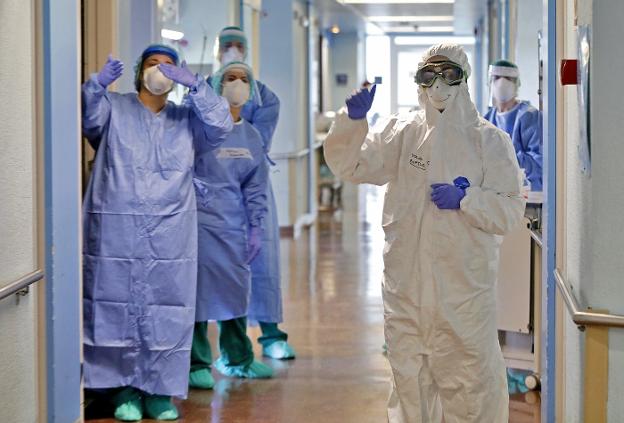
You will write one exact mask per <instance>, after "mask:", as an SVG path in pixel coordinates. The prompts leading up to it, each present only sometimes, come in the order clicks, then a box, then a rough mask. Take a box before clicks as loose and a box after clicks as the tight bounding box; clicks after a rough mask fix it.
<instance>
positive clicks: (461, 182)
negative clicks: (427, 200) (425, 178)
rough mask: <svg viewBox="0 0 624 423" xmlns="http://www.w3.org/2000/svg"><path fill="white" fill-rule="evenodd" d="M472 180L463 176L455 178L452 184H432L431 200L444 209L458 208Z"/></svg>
mask: <svg viewBox="0 0 624 423" xmlns="http://www.w3.org/2000/svg"><path fill="white" fill-rule="evenodd" d="M469 186H470V182H469V181H468V179H466V178H465V177H463V176H460V177H458V178H455V180H454V181H453V185H451V184H432V185H431V188H432V191H431V201H433V202H434V203H435V205H436V206H438V208H439V209H442V210H457V209H459V204H460V203H461V200H462V198H464V197H465V196H466V188H468V187H469Z"/></svg>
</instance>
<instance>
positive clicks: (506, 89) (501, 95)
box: [492, 78, 516, 103]
mask: <svg viewBox="0 0 624 423" xmlns="http://www.w3.org/2000/svg"><path fill="white" fill-rule="evenodd" d="M492 96H493V97H494V99H495V100H496V101H498V102H499V103H506V102H508V101H509V100H511V99H512V98H514V97H515V96H516V84H514V83H513V82H511V81H510V80H508V79H507V78H498V79H497V80H496V81H494V82H493V83H492Z"/></svg>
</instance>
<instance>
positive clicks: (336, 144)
mask: <svg viewBox="0 0 624 423" xmlns="http://www.w3.org/2000/svg"><path fill="white" fill-rule="evenodd" d="M345 116H346V114H345ZM345 116H342V114H340V113H339V114H338V115H337V116H336V121H335V123H334V126H333V127H332V129H331V130H330V132H329V135H327V138H325V141H324V143H323V151H324V155H325V161H326V162H327V165H328V166H329V168H330V169H331V171H332V172H333V173H334V174H335V175H336V176H338V177H339V178H341V179H344V180H346V181H350V182H355V183H357V182H358V181H357V178H356V177H355V175H354V172H355V171H356V169H357V168H358V164H359V159H360V152H361V150H362V145H363V144H364V142H365V141H366V134H367V132H368V123H367V122H366V119H361V120H357V121H354V120H350V119H348V118H346V119H345Z"/></svg>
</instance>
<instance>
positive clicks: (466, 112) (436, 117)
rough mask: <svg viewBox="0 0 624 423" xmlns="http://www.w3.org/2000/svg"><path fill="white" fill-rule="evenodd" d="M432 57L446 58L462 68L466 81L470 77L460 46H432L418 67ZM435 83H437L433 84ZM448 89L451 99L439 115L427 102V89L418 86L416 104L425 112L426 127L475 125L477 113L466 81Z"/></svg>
mask: <svg viewBox="0 0 624 423" xmlns="http://www.w3.org/2000/svg"><path fill="white" fill-rule="evenodd" d="M434 56H444V57H447V58H448V59H449V60H450V61H452V62H454V63H457V64H458V65H460V66H461V67H462V69H463V70H464V72H465V73H466V79H467V78H468V77H469V76H470V73H471V68H470V63H468V56H466V53H465V52H464V49H463V48H462V47H461V46H460V45H457V44H437V45H434V46H432V47H431V48H429V49H428V50H427V51H426V52H425V53H424V54H423V56H422V61H421V62H420V63H418V67H419V68H420V67H421V66H422V65H424V64H425V63H426V62H427V61H428V60H429V59H431V58H432V57H434ZM436 83H438V81H436V82H435V83H434V84H436ZM448 88H449V89H450V90H452V91H454V92H453V98H451V101H450V102H449V104H448V105H447V107H446V108H445V110H444V112H442V113H440V112H439V111H438V109H436V108H435V107H434V105H433V104H432V103H431V100H429V97H428V96H427V92H426V90H427V89H425V88H423V87H421V86H418V103H419V104H420V107H422V109H423V110H424V111H425V116H426V119H427V126H429V127H434V126H439V125H440V124H442V123H444V124H449V125H452V126H460V127H465V126H472V125H476V124H477V123H478V122H479V113H478V112H477V108H476V107H475V105H474V103H473V102H472V100H470V93H469V92H468V84H467V83H466V81H462V83H461V84H459V85H454V86H450V87H448ZM429 89H431V88H429Z"/></svg>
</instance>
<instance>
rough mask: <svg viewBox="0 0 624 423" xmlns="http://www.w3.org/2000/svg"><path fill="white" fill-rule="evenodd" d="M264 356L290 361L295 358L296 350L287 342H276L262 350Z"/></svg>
mask: <svg viewBox="0 0 624 423" xmlns="http://www.w3.org/2000/svg"><path fill="white" fill-rule="evenodd" d="M262 355H263V356H265V357H270V358H276V359H278V360H290V359H293V358H295V350H293V349H292V347H291V346H290V345H288V342H286V341H282V340H280V341H275V342H273V343H271V344H269V345H267V346H266V347H264V348H262Z"/></svg>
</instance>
